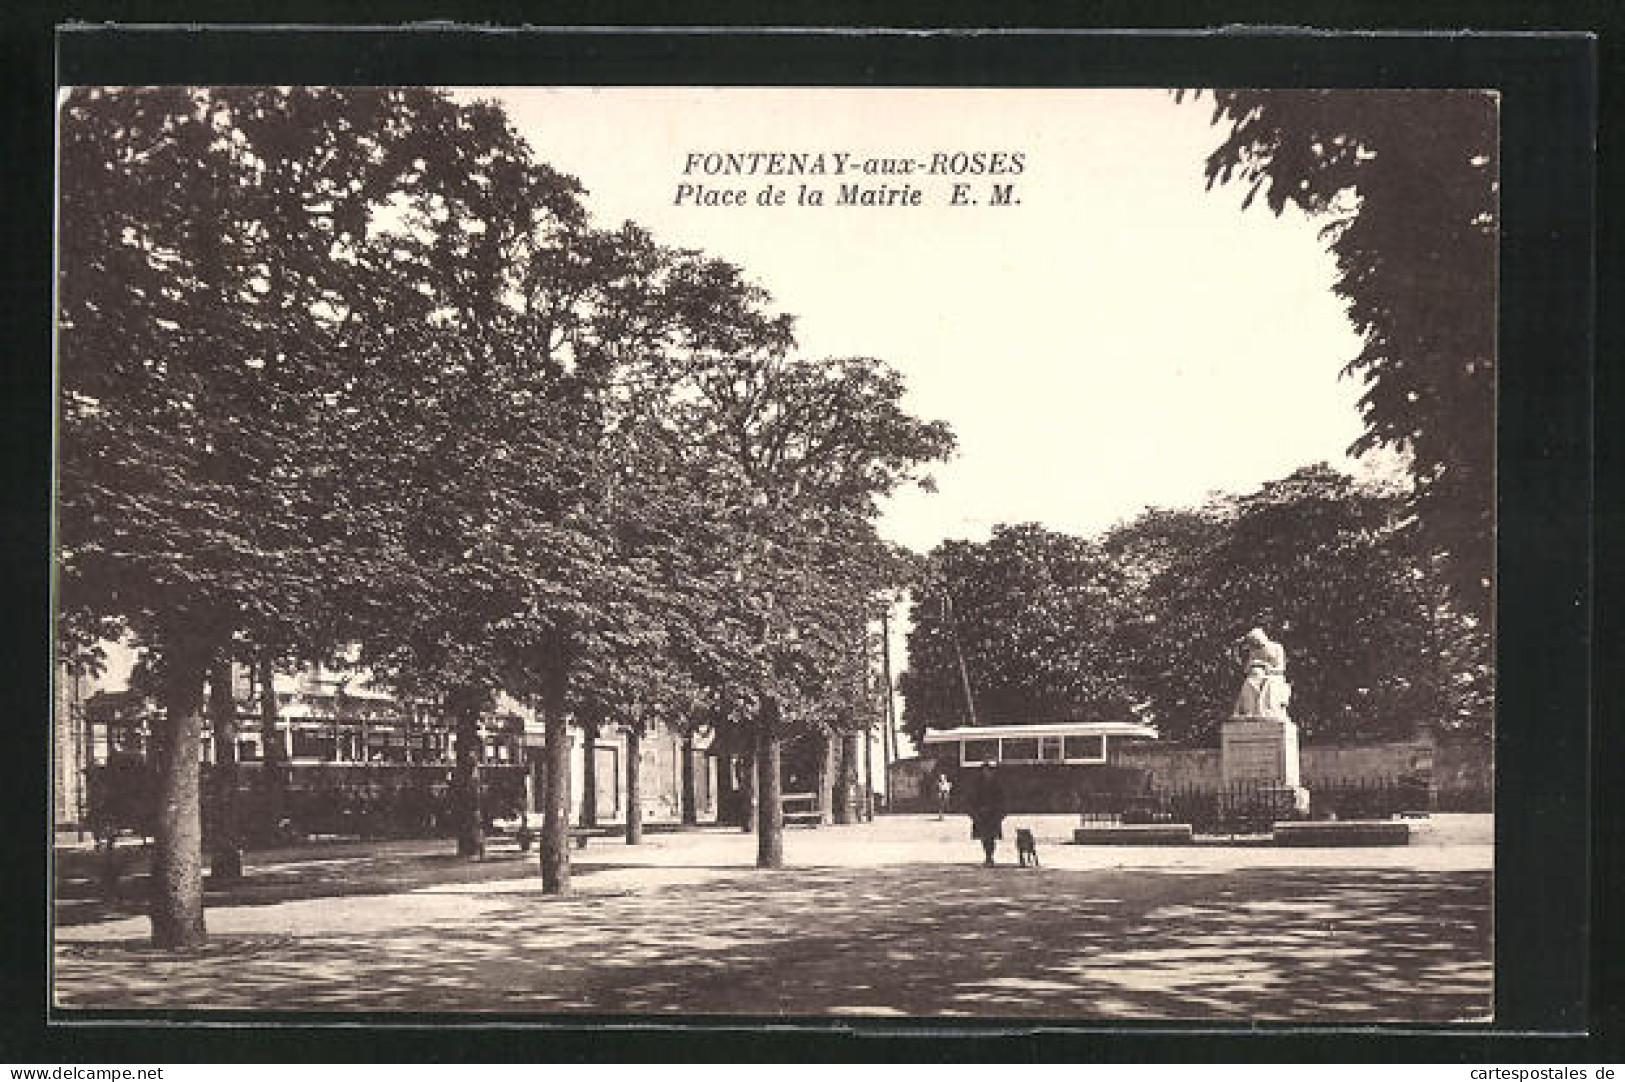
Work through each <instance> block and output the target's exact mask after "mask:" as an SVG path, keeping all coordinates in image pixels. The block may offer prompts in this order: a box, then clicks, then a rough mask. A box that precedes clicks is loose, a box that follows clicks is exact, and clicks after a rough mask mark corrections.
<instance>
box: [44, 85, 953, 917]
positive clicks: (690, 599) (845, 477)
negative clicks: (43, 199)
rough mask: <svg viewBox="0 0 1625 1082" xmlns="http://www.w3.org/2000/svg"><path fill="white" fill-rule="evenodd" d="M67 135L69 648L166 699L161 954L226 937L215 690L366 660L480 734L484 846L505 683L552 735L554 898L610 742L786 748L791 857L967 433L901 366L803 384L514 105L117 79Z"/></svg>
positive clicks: (62, 325) (471, 790) (469, 737)
mask: <svg viewBox="0 0 1625 1082" xmlns="http://www.w3.org/2000/svg"><path fill="white" fill-rule="evenodd" d="M60 130H61V153H60V168H61V183H60V223H61V226H60V234H59V235H60V253H61V262H60V266H61V277H60V302H61V309H60V322H59V339H58V341H59V372H60V387H61V403H62V405H61V409H62V414H61V425H60V444H59V460H60V465H59V478H58V482H59V484H58V493H59V498H58V526H59V534H58V536H59V543H60V549H59V562H60V583H59V594H58V596H59V611H60V627H61V633H62V635H61V637H62V641H63V648H64V652H65V654H66V655H68V656H70V657H81V658H82V657H85V656H88V655H91V654H93V652H94V643H95V642H96V641H97V640H98V639H99V638H103V637H105V636H107V635H109V634H111V633H124V634H129V635H132V636H134V637H135V638H136V639H137V640H138V641H139V642H140V643H141V644H142V645H143V646H144V647H145V649H146V651H147V654H148V656H149V659H150V668H151V670H152V673H153V676H154V679H155V680H156V681H157V683H158V685H159V687H160V688H161V696H160V698H161V707H162V711H161V713H162V718H163V722H162V726H161V728H160V730H159V732H158V733H157V734H156V738H157V739H156V741H155V742H156V745H157V749H156V751H157V763H158V772H159V778H160V782H159V788H160V793H159V795H158V806H159V811H158V817H157V822H156V842H157V844H156V848H155V858H154V879H155V881H156V885H157V889H156V890H155V891H154V901H153V909H152V923H153V937H154V940H155V942H157V943H159V944H161V945H167V946H184V945H189V944H194V943H197V942H199V941H201V940H202V939H203V937H204V935H205V929H204V919H203V912H202V904H201V875H202V861H201V853H200V816H199V808H198V789H199V778H198V761H197V760H198V756H197V748H198V744H199V740H200V736H201V716H202V711H203V709H204V689H205V687H206V686H209V685H210V684H211V683H212V685H213V686H215V687H225V686H226V685H227V683H228V681H227V680H226V679H224V678H223V677H222V676H221V675H220V674H221V673H222V672H223V668H222V667H223V666H225V665H227V664H228V663H229V662H230V661H231V660H233V659H235V660H239V661H245V662H248V663H250V664H253V665H254V666H255V667H256V669H257V670H258V671H260V672H261V673H262V675H263V674H266V673H268V672H269V671H270V670H271V669H272V668H275V667H277V666H279V665H288V664H291V663H294V662H296V661H299V660H305V659H311V658H321V657H327V656H331V655H332V654H333V653H334V652H335V651H337V650H339V649H341V648H343V647H345V646H346V645H347V644H354V643H359V644H361V650H362V654H361V656H360V658H359V659H358V660H359V661H360V663H361V664H363V665H365V666H367V667H368V668H370V669H371V670H372V671H373V672H375V673H377V674H380V675H382V676H383V677H385V678H386V679H387V680H388V681H389V682H390V683H392V684H393V685H394V686H395V687H396V688H397V689H398V690H399V691H400V692H401V693H402V694H404V695H407V696H410V697H412V698H414V699H424V700H430V701H433V702H435V703H437V704H438V706H439V708H440V709H441V710H442V711H443V712H444V713H445V714H446V715H447V716H448V717H450V718H452V719H454V721H455V725H456V748H457V783H458V788H459V791H460V792H461V793H462V794H463V798H462V804H461V807H460V830H459V842H458V848H459V852H461V853H466V854H477V853H479V852H480V851H481V849H482V843H483V840H482V839H481V837H480V834H479V831H480V815H479V809H478V807H477V795H476V794H477V792H478V787H477V771H478V740H479V732H478V719H479V717H480V715H481V714H482V712H484V711H485V710H487V709H488V708H489V706H490V705H491V703H492V700H493V697H494V696H495V694H496V693H497V691H498V690H499V689H501V690H504V691H507V692H509V693H510V694H513V695H515V696H517V697H519V698H521V699H523V700H525V701H528V702H531V703H533V704H535V705H536V706H537V707H538V708H539V709H540V711H541V712H542V714H543V717H544V719H545V727H546V742H547V752H546V757H547V762H546V774H547V777H546V785H545V792H546V807H545V812H544V821H543V830H542V839H541V846H540V850H541V871H542V877H543V881H544V889H546V890H548V891H552V892H560V891H564V890H567V889H568V887H569V876H570V869H569V848H568V846H567V844H566V842H567V822H568V814H567V808H566V807H565V801H566V800H567V790H568V785H567V760H566V750H567V747H568V743H567V739H566V736H565V726H566V723H567V721H568V720H570V719H572V718H574V719H578V720H582V721H584V722H587V723H591V724H615V725H620V726H623V727H625V728H626V729H627V730H628V731H629V732H630V733H633V734H637V733H639V732H641V731H642V730H643V729H644V728H645V727H646V726H647V725H648V724H650V723H652V722H653V721H655V720H656V719H663V720H667V721H675V722H682V723H687V724H706V725H711V726H714V727H717V728H718V729H719V730H722V729H726V730H727V731H728V732H729V734H730V739H733V740H735V741H736V742H740V743H746V742H748V743H751V744H753V745H754V747H755V749H756V755H755V761H756V763H757V768H758V771H759V779H760V780H759V782H758V786H759V789H760V796H761V799H760V801H759V806H760V808H761V816H762V819H761V823H760V824H759V833H760V836H761V855H760V860H761V863H763V864H765V865H775V864H777V863H779V862H780V861H781V860H782V849H781V842H780V834H779V828H780V822H779V819H778V815H779V804H778V801H777V800H776V799H773V798H772V797H773V795H774V793H775V791H776V788H777V785H778V763H777V760H778V748H779V745H780V742H781V741H782V739H783V738H784V736H785V735H786V734H787V733H791V732H795V731H798V730H801V729H805V728H808V727H817V726H824V727H828V726H832V725H840V724H843V723H849V722H851V721H852V720H853V719H855V718H857V717H858V716H859V715H860V714H861V713H862V712H863V709H864V707H863V705H862V697H863V695H864V694H866V689H865V681H864V679H863V676H864V673H865V671H866V670H865V666H864V664H863V660H862V652H861V636H862V633H863V628H864V625H865V622H866V619H867V616H868V605H869V603H870V599H871V598H873V597H874V596H876V594H877V593H878V592H879V591H880V590H881V589H883V588H886V587H889V586H892V585H894V584H895V583H896V581H897V580H898V577H899V576H900V575H901V574H902V573H903V572H904V570H905V566H904V563H903V561H902V560H900V559H899V557H898V556H897V554H896V553H894V552H892V551H891V550H890V549H889V548H888V547H887V546H886V545H884V544H883V543H882V542H881V540H880V539H879V538H878V536H877V535H876V533H875V530H874V521H875V518H876V515H877V500H878V499H879V498H881V497H882V496H884V495H885V494H886V493H888V492H890V491H892V490H893V489H895V488H896V487H898V486H900V485H903V484H906V483H911V482H915V481H921V480H923V478H921V477H920V475H919V473H918V470H919V469H920V468H921V467H922V466H923V465H924V464H926V463H929V462H931V461H933V460H937V459H941V458H943V457H945V456H946V455H947V454H948V453H949V452H950V450H951V447H952V437H951V435H950V433H949V432H948V430H947V429H946V427H945V426H943V425H941V424H937V423H927V422H924V421H921V420H918V419H916V418H914V417H912V416H910V415H908V414H907V413H905V412H904V411H903V410H902V409H901V408H900V406H899V404H898V403H899V399H900V397H901V394H902V386H901V383H900V381H899V379H898V377H897V376H896V374H895V373H893V372H892V371H891V370H890V369H889V368H887V367H886V366H885V365H884V364H882V363H880V362H877V361H874V360H869V359H862V358H855V359H840V360H835V361H818V362H811V361H807V360H803V359H799V358H798V357H796V355H795V354H794V353H793V346H794V340H793V327H792V322H791V320H790V318H789V317H788V316H786V315H783V314H781V313H778V312H775V311H774V310H773V309H772V308H771V302H770V298H769V297H768V296H767V295H766V294H765V293H764V292H763V291H761V290H760V289H759V288H757V287H755V286H754V285H752V284H751V283H750V282H748V281H747V280H746V279H745V278H744V276H743V274H742V273H741V272H740V270H739V269H738V268H736V267H733V266H731V265H729V264H726V263H724V262H721V261H718V260H715V259H711V258H708V257H706V256H704V255H703V254H701V253H698V252H693V251H687V250H680V249H673V248H670V247H667V246H664V245H661V244H660V243H658V242H657V241H656V240H655V239H654V238H653V237H651V236H650V235H649V234H647V233H646V232H644V231H642V230H640V229H638V228H636V227H634V226H632V225H627V226H625V227H622V228H620V229H616V230H600V229H596V228H594V227H593V226H592V225H591V224H590V223H589V221H588V216H587V214H586V211H585V208H584V204H583V202H582V192H581V190H580V188H579V186H578V185H577V184H576V182H575V181H574V180H572V179H571V178H569V177H566V176H563V175H561V174H559V173H557V172H555V171H554V170H552V169H550V168H549V167H547V166H545V165H543V164H540V163H539V162H538V161H536V160H535V159H534V158H533V157H532V154H531V151H530V149H529V147H527V146H526V144H525V143H524V142H523V140H521V139H520V138H519V136H518V135H517V134H516V133H515V132H514V130H513V129H512V128H511V126H510V125H509V124H508V122H507V120H506V118H505V117H504V115H503V114H502V112H501V111H500V110H499V109H498V108H496V107H495V106H491V105H486V104H461V103H458V102H455V101H453V100H451V99H449V98H448V97H446V96H444V95H442V94H439V93H436V92H432V91H428V90H415V89H407V90H331V89H317V88H294V89H271V88H245V89H230V90H193V89H185V88H163V89H138V90H117V91H113V90H78V91H75V92H73V93H72V94H71V95H70V96H69V97H68V99H67V100H66V102H65V103H64V105H63V107H62V115H61V125H60ZM211 672H213V673H215V674H216V676H215V679H214V680H213V681H210V680H209V676H210V674H211ZM262 682H264V683H266V685H267V686H268V681H262ZM271 706H272V707H273V708H274V703H273V704H271ZM221 710H222V713H221V718H222V722H224V719H225V715H226V714H228V713H229V710H227V709H226V708H225V707H224V706H222V708H221ZM217 732H218V726H217ZM221 750H222V752H223V753H225V754H226V755H227V757H228V759H229V742H226V741H223V742H222V744H221ZM228 765H229V764H228Z"/></svg>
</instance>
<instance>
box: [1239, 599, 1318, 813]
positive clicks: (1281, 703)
mask: <svg viewBox="0 0 1625 1082" xmlns="http://www.w3.org/2000/svg"><path fill="white" fill-rule="evenodd" d="M1246 644H1247V655H1246V659H1245V660H1244V661H1243V662H1242V669H1243V673H1244V675H1243V677H1242V683H1241V691H1240V693H1238V694H1237V695H1236V705H1235V708H1234V709H1233V710H1232V711H1231V712H1230V718H1229V720H1228V721H1226V722H1225V723H1224V725H1223V726H1222V727H1221V729H1220V745H1219V768H1220V772H1221V774H1222V776H1223V778H1224V785H1225V788H1226V789H1227V790H1241V789H1246V790H1256V791H1261V792H1269V791H1271V790H1275V791H1278V792H1279V793H1280V795H1281V799H1282V802H1283V803H1288V802H1289V803H1290V805H1291V806H1292V807H1293V808H1294V809H1296V810H1297V811H1299V812H1307V811H1308V810H1309V790H1307V789H1305V788H1304V787H1303V785H1302V784H1301V779H1300V775H1299V763H1298V727H1297V726H1296V725H1294V724H1293V723H1292V719H1291V718H1290V717H1289V716H1288V715H1287V711H1286V708H1287V704H1288V703H1289V702H1290V701H1291V699H1292V685H1291V684H1289V683H1287V680H1286V650H1285V648H1283V647H1282V646H1281V644H1280V643H1278V642H1274V641H1272V640H1271V639H1270V637H1269V636H1268V635H1266V634H1264V630H1263V628H1257V627H1255V628H1253V629H1252V630H1251V631H1249V632H1248V633H1247V638H1246Z"/></svg>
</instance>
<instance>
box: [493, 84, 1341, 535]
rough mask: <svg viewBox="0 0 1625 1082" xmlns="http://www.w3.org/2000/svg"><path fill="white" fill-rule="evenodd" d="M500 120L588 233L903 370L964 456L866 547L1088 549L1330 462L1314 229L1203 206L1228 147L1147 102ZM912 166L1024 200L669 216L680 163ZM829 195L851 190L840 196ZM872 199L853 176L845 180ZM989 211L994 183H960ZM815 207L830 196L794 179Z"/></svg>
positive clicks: (1335, 317) (1334, 366)
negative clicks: (1071, 540) (782, 160)
mask: <svg viewBox="0 0 1625 1082" xmlns="http://www.w3.org/2000/svg"><path fill="white" fill-rule="evenodd" d="M469 96H479V97H496V98H498V99H499V100H501V101H502V102H503V103H504V105H505V106H506V107H507V109H508V111H509V114H510V116H511V117H512V118H513V120H514V122H515V124H516V125H517V126H518V128H519V129H520V130H521V131H522V132H523V133H524V134H525V135H526V136H527V137H528V138H529V140H530V142H531V144H532V146H533V147H534V148H535V150H536V151H537V154H538V156H539V157H540V158H541V159H542V160H544V161H547V162H549V163H551V164H552V165H554V166H555V167H556V168H559V169H561V170H563V171H565V172H568V173H571V174H573V175H575V176H576V177H577V178H579V179H580V180H581V182H582V183H583V184H584V185H585V186H586V187H587V189H588V191H589V194H588V197H587V204H588V207H589V208H590V209H591V211H592V212H593V215H594V218H595V220H596V222H597V223H598V224H599V225H602V226H614V225H618V224H619V223H620V222H621V221H623V220H625V219H628V218H630V219H632V220H635V221H637V222H639V223H641V224H643V225H645V226H647V227H649V228H650V229H651V230H653V232H654V233H655V235H656V237H657V238H659V239H660V240H662V241H664V242H666V243H671V244H680V245H684V246H690V247H697V248H703V249H705V250H706V251H708V252H710V253H712V254H715V255H718V256H721V257H723V258H726V259H729V260H731V261H734V262H737V263H739V264H740V265H742V266H743V267H744V268H745V269H746V270H747V271H748V272H749V274H750V275H751V276H752V277H753V278H755V279H756V280H758V281H759V282H761V283H762V284H763V285H764V286H766V287H767V288H768V289H769V290H770V291H771V292H772V293H773V295H774V298H775V301H776V304H777V305H778V307H779V308H781V309H782V310H785V311H789V312H791V313H793V314H795V315H796V316H797V319H798V323H797V326H798V339H799V342H800V345H801V348H802V352H803V353H805V354H807V355H809V356H813V357H820V356H843V355H866V356H873V357H879V358H881V359H884V360H886V361H888V362H889V363H891V364H892V365H894V366H895V367H897V368H898V369H900V370H901V371H902V372H903V373H904V374H905V376H906V378H907V380H908V384H909V387H910V395H909V400H908V405H909V406H910V407H911V408H912V409H913V410H914V411H915V412H916V413H918V414H919V415H921V416H925V417H930V418H940V419H943V420H946V421H948V422H949V423H950V424H951V425H952V426H953V428H954V431H955V432H956V433H957V435H958V437H959V441H960V449H959V453H958V455H957V456H956V458H955V459H954V460H953V461H951V462H950V463H948V464H946V465H944V466H941V467H939V468H938V469H937V470H936V476H937V479H938V484H939V489H940V490H939V491H938V492H937V493H935V494H930V493H920V492H908V493H905V494H902V495H899V496H898V497H897V498H895V499H894V500H893V501H892V502H891V504H890V506H889V507H888V510H887V514H886V518H885V521H884V522H883V525H882V529H883V532H885V533H886V534H887V535H888V536H889V537H891V538H893V539H894V540H897V541H900V542H902V543H904V544H907V545H909V546H910V547H913V548H915V549H917V550H920V551H925V550H928V549H929V548H931V547H932V546H933V545H934V544H936V543H937V542H938V541H940V540H942V539H944V538H948V537H954V538H969V539H981V538H985V537H986V536H987V534H988V532H989V530H990V528H991V527H992V526H993V525H994V524H995V523H1001V522H1028V521H1033V522H1041V523H1044V524H1045V525H1047V526H1050V527H1053V528H1055V529H1059V530H1065V531H1070V532H1075V533H1080V534H1093V533H1096V532H1098V531H1100V530H1101V529H1104V528H1105V527H1108V526H1110V525H1112V524H1113V523H1114V522H1118V521H1121V520H1124V519H1127V518H1131V517H1133V516H1134V515H1135V514H1136V513H1137V512H1138V511H1140V510H1141V509H1142V508H1144V507H1146V506H1149V505H1185V504H1191V503H1195V502H1198V501H1200V500H1201V499H1202V498H1203V497H1204V495H1205V494H1207V493H1208V492H1210V491H1212V490H1215V489H1224V490H1231V491H1246V490H1250V489H1253V488H1256V487H1257V486H1258V485H1259V484H1260V483H1261V482H1264V481H1267V480H1270V479H1273V478H1276V477H1280V476H1283V475H1285V474H1286V473H1288V472H1290V471H1291V470H1293V469H1294V468H1296V467H1298V466H1300V465H1304V464H1307V463H1310V462H1315V461H1320V460H1329V461H1332V462H1341V463H1343V464H1345V465H1347V462H1346V460H1345V459H1344V451H1345V449H1346V448H1347V447H1348V445H1349V444H1350V443H1351V442H1352V441H1353V440H1354V438H1355V437H1356V436H1357V435H1358V433H1359V431H1360V421H1359V417H1358V415H1357V413H1356V411H1355V405H1354V403H1355V399H1356V398H1357V397H1358V393H1359V388H1358V386H1357V385H1355V384H1353V383H1351V382H1350V381H1348V380H1340V379H1339V378H1338V370H1339V369H1340V368H1341V366H1342V364H1343V363H1344V362H1345V361H1346V360H1347V359H1348V358H1349V357H1351V356H1352V355H1353V354H1354V353H1355V352H1356V351H1357V348H1358V343H1357V339H1356V337H1355V335H1354V333H1353V331H1352V330H1351V329H1350V327H1349V325H1348V322H1347V319H1346V317H1345V314H1344V309H1343V306H1342V304H1341V302H1339V301H1338V300H1337V298H1335V297H1334V296H1332V294H1331V292H1330V284H1331V281H1332V277H1333V273H1334V268H1333V265H1332V261H1331V258H1330V257H1329V256H1328V255H1327V254H1326V253H1325V251H1324V247H1323V245H1322V243H1321V241H1320V239H1319V237H1318V235H1317V226H1316V225H1315V224H1314V223H1311V222H1309V221H1307V220H1305V219H1304V218H1302V217H1301V216H1299V215H1296V214H1295V213H1291V212H1289V213H1288V215H1286V216H1285V217H1283V218H1279V219H1278V218H1276V217H1274V216H1273V215H1272V214H1270V213H1269V212H1268V211H1267V210H1265V209H1264V208H1262V207H1261V206H1255V207H1254V208H1253V209H1251V210H1249V211H1247V212H1243V211H1242V210H1241V197H1242V192H1241V190H1240V189H1239V188H1221V189H1217V190H1215V191H1213V192H1208V191H1206V190H1205V189H1204V187H1203V177H1202V163H1203V159H1204V158H1205V157H1206V155H1207V153H1208V152H1209V151H1210V150H1211V149H1212V148H1213V147H1215V146H1217V145H1218V142H1219V141H1220V139H1221V137H1222V133H1221V131H1220V129H1218V128H1214V127H1212V126H1211V125H1210V124H1209V122H1208V118H1209V115H1210V111H1211V107H1210V105H1209V104H1208V103H1207V102H1206V101H1203V102H1199V103H1197V104H1194V105H1193V104H1190V103H1189V102H1187V103H1185V104H1176V103H1175V102H1174V101H1173V98H1172V96H1171V95H1170V94H1169V93H1167V92H1166V91H1161V90H1104V91H1103V90H1006V89H999V90H939V89H926V90H908V89H902V90H894V89H886V90H869V89H829V88H815V89H754V88H751V89H732V88H724V89H711V88H610V89H597V88H523V89H511V90H502V91H496V90H480V91H477V92H473V91H471V92H469ZM758 150H759V151H786V152H816V151H844V152H848V153H850V154H852V155H853V157H854V159H858V158H862V157H864V156H868V155H875V156H887V157H906V158H918V159H929V157H930V155H931V154H932V153H933V152H936V151H947V152H952V151H959V150H965V151H976V150H981V151H1001V150H1002V151H1006V152H1010V151H1020V152H1022V153H1024V155H1025V159H1026V167H1025V171H1024V172H1023V173H1022V175H1020V176H1017V177H1002V178H998V179H999V180H1001V181H1002V182H1006V183H1009V182H1014V184H1015V186H1016V188H1015V190H1016V194H1017V196H1018V197H1019V199H1020V205H1018V206H1008V207H997V208H996V207H988V206H977V207H958V208H956V207H949V206H947V205H946V203H947V190H948V185H949V183H950V181H949V179H946V178H930V177H924V178H922V177H913V178H895V177H894V178H877V180H881V181H890V182H892V183H900V182H901V181H903V180H911V181H912V182H913V183H914V184H915V186H916V187H919V188H921V189H922V190H923V191H924V197H925V202H926V205H924V206H921V207H885V208H870V207H841V206H833V205H830V204H826V205H825V206H823V207H816V208H815V207H800V206H796V205H795V204H794V198H795V196H794V191H795V187H796V186H797V185H798V184H799V183H801V181H802V179H807V178H796V177H786V178H776V179H777V180H778V182H779V183H781V184H784V185H787V186H788V187H789V188H790V191H791V195H790V202H789V203H788V204H787V205H785V206H778V207H761V206H756V205H754V203H751V204H749V205H747V206H744V207H702V206H693V205H684V206H674V205H673V201H674V195H675V192H676V189H677V185H678V184H679V183H680V182H682V181H684V180H690V181H692V180H696V179H698V180H700V181H701V182H704V183H708V184H713V185H715V186H717V187H728V188H732V187H743V188H746V189H747V190H748V191H749V192H750V193H751V195H754V193H755V192H756V190H757V189H758V188H759V187H760V186H761V185H762V184H764V183H767V182H768V179H769V178H763V177H744V178H697V177H684V176H682V175H681V172H682V169H683V164H684V160H685V158H686V157H687V154H688V153H689V152H690V151H699V152H708V151H720V152H728V151H758ZM843 179H845V180H851V179H854V178H851V177H847V178H843ZM856 179H862V178H856ZM957 179H961V180H969V181H971V182H972V184H973V189H972V191H973V194H974V195H976V196H978V197H982V196H983V195H984V191H983V188H984V187H985V184H986V180H987V179H988V178H974V177H972V178H957ZM809 182H810V183H814V184H822V185H824V186H826V187H828V188H830V189H831V190H832V191H831V199H833V188H834V187H835V184H837V183H839V181H832V180H828V179H821V178H810V179H809Z"/></svg>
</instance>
